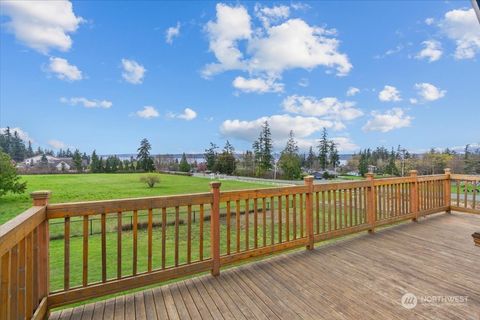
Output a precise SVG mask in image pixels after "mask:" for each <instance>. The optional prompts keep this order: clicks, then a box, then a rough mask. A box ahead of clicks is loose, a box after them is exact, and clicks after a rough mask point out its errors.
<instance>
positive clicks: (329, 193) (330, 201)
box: [327, 190, 332, 231]
mask: <svg viewBox="0 0 480 320" xmlns="http://www.w3.org/2000/svg"><path fill="white" fill-rule="evenodd" d="M331 193H332V192H331V190H327V195H328V231H332V200H331Z"/></svg>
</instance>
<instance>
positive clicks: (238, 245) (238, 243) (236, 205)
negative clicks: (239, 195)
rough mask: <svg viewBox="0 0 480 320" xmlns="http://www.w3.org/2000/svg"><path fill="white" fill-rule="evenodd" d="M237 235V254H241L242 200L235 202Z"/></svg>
mask: <svg viewBox="0 0 480 320" xmlns="http://www.w3.org/2000/svg"><path fill="white" fill-rule="evenodd" d="M235 234H236V238H237V239H236V240H237V252H240V200H236V201H235Z"/></svg>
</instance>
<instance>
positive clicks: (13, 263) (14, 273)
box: [2, 244, 18, 319]
mask: <svg viewBox="0 0 480 320" xmlns="http://www.w3.org/2000/svg"><path fill="white" fill-rule="evenodd" d="M9 277H10V299H9V302H10V306H9V310H10V319H17V311H18V310H17V302H18V301H17V290H18V244H16V245H15V246H14V247H13V248H12V249H11V250H10V276H9ZM3 307H4V306H2V308H3Z"/></svg>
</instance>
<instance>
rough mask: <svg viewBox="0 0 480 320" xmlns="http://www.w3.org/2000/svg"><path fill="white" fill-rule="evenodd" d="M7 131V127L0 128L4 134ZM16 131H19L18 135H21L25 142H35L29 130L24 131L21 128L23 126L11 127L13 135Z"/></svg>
mask: <svg viewBox="0 0 480 320" xmlns="http://www.w3.org/2000/svg"><path fill="white" fill-rule="evenodd" d="M6 131H7V128H0V132H1V133H3V134H4V133H5V132H6ZM14 132H17V135H18V137H19V138H20V139H22V140H23V141H25V142H28V141H30V142H32V143H33V142H34V141H35V140H33V139H32V137H30V135H29V134H28V132H26V131H24V130H23V129H21V128H18V127H17V128H10V133H11V134H12V136H13V134H14Z"/></svg>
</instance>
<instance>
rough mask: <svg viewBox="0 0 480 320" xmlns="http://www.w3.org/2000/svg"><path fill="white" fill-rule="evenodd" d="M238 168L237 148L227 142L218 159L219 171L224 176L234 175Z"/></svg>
mask: <svg viewBox="0 0 480 320" xmlns="http://www.w3.org/2000/svg"><path fill="white" fill-rule="evenodd" d="M235 167H236V159H235V148H234V147H233V146H232V145H231V143H230V142H229V141H228V140H227V142H226V143H225V147H224V148H223V151H222V153H221V154H220V155H219V156H218V159H217V170H218V171H219V172H220V173H224V174H229V175H231V174H233V172H234V171H235Z"/></svg>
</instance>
